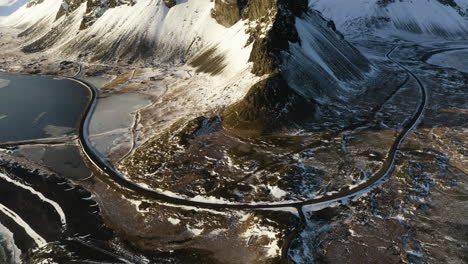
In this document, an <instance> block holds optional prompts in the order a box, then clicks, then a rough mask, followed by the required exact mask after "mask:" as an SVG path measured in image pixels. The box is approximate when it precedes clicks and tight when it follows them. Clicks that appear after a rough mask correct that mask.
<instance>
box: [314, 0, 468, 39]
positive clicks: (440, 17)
mask: <svg viewBox="0 0 468 264" xmlns="http://www.w3.org/2000/svg"><path fill="white" fill-rule="evenodd" d="M310 4H311V7H312V8H315V9H317V10H319V11H321V13H322V14H323V15H324V16H325V17H326V18H327V19H332V20H333V21H334V22H335V23H336V26H337V28H338V29H339V30H340V31H342V32H343V33H345V34H346V35H353V34H362V33H364V32H371V33H373V34H375V33H381V34H385V35H388V34H399V35H401V34H407V33H412V34H418V35H430V36H439V37H444V38H465V37H466V36H467V35H468V0H353V1H349V0H311V2H310Z"/></svg>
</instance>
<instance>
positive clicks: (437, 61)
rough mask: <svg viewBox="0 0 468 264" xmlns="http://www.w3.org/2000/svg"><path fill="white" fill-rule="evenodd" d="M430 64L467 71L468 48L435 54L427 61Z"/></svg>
mask: <svg viewBox="0 0 468 264" xmlns="http://www.w3.org/2000/svg"><path fill="white" fill-rule="evenodd" d="M427 62H428V63H430V64H434V65H438V66H442V67H450V68H455V69H458V70H460V71H462V72H466V73H468V50H454V51H447V52H442V53H438V54H435V55H434V56H432V57H431V58H430V59H429V60H428V61H427Z"/></svg>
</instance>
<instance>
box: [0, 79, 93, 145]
mask: <svg viewBox="0 0 468 264" xmlns="http://www.w3.org/2000/svg"><path fill="white" fill-rule="evenodd" d="M89 96H90V94H89V91H88V89H87V88H86V87H84V86H82V85H81V84H79V83H77V82H74V81H71V80H66V79H57V78H54V77H50V76H34V75H14V74H4V73H0V131H1V133H0V142H10V141H18V140H32V139H39V138H48V137H61V136H66V135H70V134H73V133H75V132H76V129H77V127H78V124H79V121H80V118H81V116H82V114H83V111H84V109H85V107H86V105H87V103H88V101H89Z"/></svg>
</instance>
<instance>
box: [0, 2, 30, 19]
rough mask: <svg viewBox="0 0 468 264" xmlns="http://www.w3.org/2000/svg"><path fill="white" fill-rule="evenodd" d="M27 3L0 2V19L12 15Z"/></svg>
mask: <svg viewBox="0 0 468 264" xmlns="http://www.w3.org/2000/svg"><path fill="white" fill-rule="evenodd" d="M26 2H27V0H0V17H2V16H8V15H11V14H12V13H14V12H15V11H16V10H17V9H18V8H20V7H21V6H22V5H24V4H25V3H26Z"/></svg>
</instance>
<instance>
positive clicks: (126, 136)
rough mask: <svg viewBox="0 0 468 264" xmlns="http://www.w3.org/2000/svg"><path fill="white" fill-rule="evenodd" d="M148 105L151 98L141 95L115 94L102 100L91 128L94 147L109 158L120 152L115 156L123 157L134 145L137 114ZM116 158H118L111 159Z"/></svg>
mask: <svg viewBox="0 0 468 264" xmlns="http://www.w3.org/2000/svg"><path fill="white" fill-rule="evenodd" d="M148 104H150V99H149V97H148V96H146V95H141V94H115V95H110V96H107V97H103V98H100V99H99V101H98V104H97V107H96V111H95V112H94V114H93V116H92V119H91V123H90V128H89V131H90V135H91V142H92V144H93V146H94V147H95V148H96V149H97V150H98V151H99V152H100V153H102V154H104V155H105V156H106V157H108V158H109V156H110V155H111V154H112V152H119V153H118V154H115V155H117V156H119V155H123V154H124V153H123V152H125V151H128V149H129V148H130V146H131V143H132V136H131V130H132V127H133V123H134V117H135V114H136V112H137V111H138V110H139V109H141V108H143V107H145V106H146V105H148ZM122 148H124V149H125V150H122ZM119 149H120V150H119ZM115 158H118V157H113V158H112V157H111V158H110V159H111V160H113V159H115Z"/></svg>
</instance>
